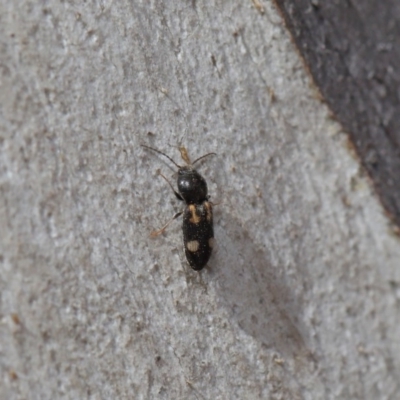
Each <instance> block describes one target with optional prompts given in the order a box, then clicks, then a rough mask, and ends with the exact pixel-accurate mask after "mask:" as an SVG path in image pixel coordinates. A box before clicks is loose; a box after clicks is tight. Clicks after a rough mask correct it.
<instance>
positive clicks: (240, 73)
mask: <svg viewBox="0 0 400 400" xmlns="http://www.w3.org/2000/svg"><path fill="white" fill-rule="evenodd" d="M163 3H164V4H160V2H152V1H150V2H149V1H142V2H141V1H132V2H127V1H120V2H107V1H105V2H86V3H82V2H75V3H74V2H62V3H59V2H53V3H52V2H29V1H23V0H21V1H10V0H9V1H6V2H2V3H1V4H0V74H1V75H0V135H1V136H0V226H1V227H2V231H1V232H2V233H1V242H0V245H1V249H0V251H1V256H0V291H1V297H0V313H1V322H2V323H1V325H0V372H1V379H2V381H1V384H0V398H4V399H55V398H57V399H59V398H65V399H78V398H91V399H131V398H135V399H148V398H149V399H150V398H157V399H192V398H193V399H199V398H206V399H234V398H238V399H246V398H248V399H255V398H268V399H318V398H320V399H321V398H323V399H350V398H351V399H374V400H375V399H377V398H379V399H394V398H395V395H396V393H398V391H399V389H400V388H399V371H400V339H399V338H400V326H399V324H398V320H399V317H400V308H399V300H400V289H399V287H400V286H399V285H400V269H399V259H400V247H399V238H398V237H397V236H396V231H395V230H394V229H392V227H391V226H390V225H389V222H388V220H387V219H386V217H385V216H384V215H383V211H382V208H381V206H380V204H379V202H378V200H377V198H376V196H375V195H374V193H373V192H372V190H371V186H370V184H369V182H368V180H367V179H366V178H365V176H364V173H363V171H362V169H361V167H360V165H359V162H358V160H357V159H356V158H354V156H353V154H352V151H351V149H350V148H349V146H348V144H347V138H346V135H345V134H344V133H343V132H342V131H341V128H340V126H338V125H337V124H336V123H335V122H334V121H333V120H332V119H331V118H330V114H329V112H328V110H327V108H326V107H325V105H324V104H322V103H321V101H320V99H319V96H318V93H317V91H316V90H315V88H313V86H312V84H311V82H310V80H309V78H308V76H307V75H306V73H305V71H304V68H303V65H302V63H301V61H300V59H299V58H298V55H297V53H296V51H295V49H294V47H293V45H292V43H291V41H290V39H289V36H288V34H287V32H286V31H285V28H284V25H283V23H282V21H281V19H280V17H279V15H278V13H277V12H276V10H275V9H274V8H273V7H272V5H271V4H270V3H269V2H267V1H264V2H263V5H264V7H265V9H264V13H262V12H261V9H260V8H259V9H257V8H256V7H254V3H252V2H251V1H247V2H244V1H231V2H226V1H193V2H163ZM255 3H256V4H259V3H258V2H255ZM149 132H151V133H149ZM140 143H146V144H150V145H154V146H156V147H157V148H159V149H162V150H164V151H166V152H167V153H168V154H169V155H171V156H172V157H174V158H175V159H176V160H177V161H179V162H180V160H179V157H178V151H177V149H176V146H178V145H185V146H187V147H188V149H189V152H190V154H191V155H192V156H193V157H196V156H199V155H202V154H204V153H206V152H209V151H216V152H217V153H218V157H216V158H209V159H207V160H205V162H204V163H203V164H202V165H200V166H199V169H200V170H201V172H202V173H203V174H204V176H205V177H207V180H208V182H209V189H210V193H211V195H212V200H213V201H214V202H216V203H217V202H221V204H219V205H217V206H216V207H215V233H216V238H217V241H218V249H217V251H216V253H215V255H214V256H213V258H212V259H211V261H210V263H209V267H208V268H207V269H206V270H205V271H204V272H202V273H200V274H199V273H196V272H193V271H191V270H189V269H188V267H187V265H186V263H185V260H184V255H183V251H182V243H181V241H182V240H181V236H180V235H181V233H180V226H179V225H180V224H179V222H176V223H175V224H173V225H172V226H171V227H170V229H169V230H168V231H167V232H166V234H165V235H163V236H161V237H159V238H158V239H150V238H149V237H148V234H149V232H150V231H151V230H152V229H154V228H159V227H160V226H162V225H163V224H164V223H165V222H166V221H167V220H168V219H169V218H170V217H171V216H172V215H173V214H174V212H176V211H179V210H180V207H181V205H180V204H178V202H177V201H176V200H175V199H174V196H173V193H172V192H171V190H170V188H169V187H168V185H167V184H166V183H165V182H164V181H163V179H161V178H160V177H159V176H158V173H157V170H158V169H160V170H162V172H163V173H164V174H166V175H167V176H168V177H169V178H171V179H174V170H173V169H172V168H170V167H169V164H168V163H166V162H164V161H163V160H162V159H161V158H159V157H157V156H155V155H154V154H151V153H149V152H147V151H145V150H143V149H142V148H140V146H139V144H140Z"/></svg>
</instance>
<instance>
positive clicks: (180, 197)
mask: <svg viewBox="0 0 400 400" xmlns="http://www.w3.org/2000/svg"><path fill="white" fill-rule="evenodd" d="M158 173H159V174H160V175H161V176H162V177H163V178H164V179H165V180H166V181H167V183H168V185H169V186H170V188H171V189H172V191H173V192H174V193H175V196H176V198H177V199H178V200H181V201H183V197H182V196H181V195H180V194H179V193H178V192H177V191H176V190H175V189H174V187H173V186H172V183H171V182H170V181H169V180H168V179H167V178H166V177H165V176H164V175H163V174H162V173H161V172H160V171H159V172H158Z"/></svg>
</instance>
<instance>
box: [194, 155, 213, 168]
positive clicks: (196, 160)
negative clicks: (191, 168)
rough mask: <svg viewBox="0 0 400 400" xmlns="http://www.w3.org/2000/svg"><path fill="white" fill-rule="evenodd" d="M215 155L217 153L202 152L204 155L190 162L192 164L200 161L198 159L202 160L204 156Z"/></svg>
mask: <svg viewBox="0 0 400 400" xmlns="http://www.w3.org/2000/svg"><path fill="white" fill-rule="evenodd" d="M216 155H217V153H207V154H204V156H201V157H199V158H197V159H196V160H194V161H193V162H192V165H194V164H196V163H197V161H200V160H202V159H203V158H206V157H208V156H216Z"/></svg>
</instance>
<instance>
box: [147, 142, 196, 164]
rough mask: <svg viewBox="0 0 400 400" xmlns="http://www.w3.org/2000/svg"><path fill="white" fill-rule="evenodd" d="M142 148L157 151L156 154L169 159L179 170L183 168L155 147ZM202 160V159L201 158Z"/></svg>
mask: <svg viewBox="0 0 400 400" xmlns="http://www.w3.org/2000/svg"><path fill="white" fill-rule="evenodd" d="M141 146H142V147H144V148H146V149H149V150H153V151H155V152H156V153H158V154H161V155H162V156H164V157H166V158H168V160H169V161H171V162H172V163H173V164H174V165H176V166H177V167H178V168H181V166H180V165H178V164H177V163H176V162H175V161H174V160H173V159H172V158H171V157H170V156H167V155H166V154H165V153H163V152H162V151H160V150H157V149H155V148H154V147H150V146H146V145H145V144H141ZM200 158H201V157H200ZM196 161H197V160H196Z"/></svg>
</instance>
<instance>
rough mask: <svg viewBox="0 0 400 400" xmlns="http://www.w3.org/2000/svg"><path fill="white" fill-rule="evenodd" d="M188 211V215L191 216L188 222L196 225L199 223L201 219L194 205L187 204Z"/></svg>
mask: <svg viewBox="0 0 400 400" xmlns="http://www.w3.org/2000/svg"><path fill="white" fill-rule="evenodd" d="M189 211H190V214H191V215H192V217H191V218H190V219H189V221H190V222H191V223H192V224H198V223H199V222H200V221H201V217H200V216H199V215H197V213H196V206H195V205H194V204H189Z"/></svg>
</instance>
